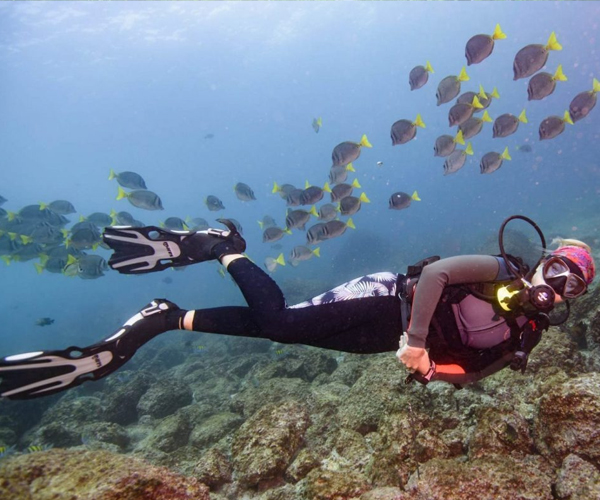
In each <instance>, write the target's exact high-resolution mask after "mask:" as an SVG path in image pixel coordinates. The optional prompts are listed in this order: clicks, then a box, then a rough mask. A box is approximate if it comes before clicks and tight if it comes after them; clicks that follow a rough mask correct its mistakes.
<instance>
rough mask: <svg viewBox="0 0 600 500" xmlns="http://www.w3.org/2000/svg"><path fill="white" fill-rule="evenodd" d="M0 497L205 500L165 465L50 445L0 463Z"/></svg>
mask: <svg viewBox="0 0 600 500" xmlns="http://www.w3.org/2000/svg"><path fill="white" fill-rule="evenodd" d="M0 498H6V499H9V498H11V499H21V498H22V499H28V498H35V499H36V500H51V499H52V500H72V499H74V498H77V500H187V499H189V500H192V499H193V500H209V494H208V487H207V486H205V485H204V484H202V483H200V482H199V481H198V480H197V479H194V478H188V477H184V476H181V475H179V474H175V473H173V472H171V471H169V470H168V469H166V468H164V467H154V466H152V465H149V464H148V463H146V462H144V461H142V460H139V459H137V458H133V457H130V456H125V455H117V454H113V453H110V452H107V451H93V452H91V451H75V450H61V449H53V450H50V451H45V452H37V453H31V454H28V455H20V456H14V457H10V458H8V459H5V460H3V461H2V462H0Z"/></svg>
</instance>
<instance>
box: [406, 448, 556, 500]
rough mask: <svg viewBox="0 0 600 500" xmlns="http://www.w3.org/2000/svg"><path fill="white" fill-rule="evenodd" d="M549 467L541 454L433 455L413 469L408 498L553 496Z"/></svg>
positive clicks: (549, 499) (525, 499)
mask: <svg viewBox="0 0 600 500" xmlns="http://www.w3.org/2000/svg"><path fill="white" fill-rule="evenodd" d="M553 474H554V473H553V469H552V468H551V467H550V466H549V465H548V464H547V463H546V462H544V461H543V459H542V458H541V457H534V456H529V457H526V458H525V459H516V458H513V457H509V456H499V455H490V456H489V457H487V458H482V459H476V460H472V461H469V462H462V463H461V462H459V461H458V460H448V459H439V458H435V459H433V460H430V461H429V462H427V463H426V464H424V465H421V466H420V468H419V473H418V474H417V473H414V474H413V475H412V476H411V478H410V480H409V482H408V484H407V486H406V488H405V489H406V492H407V493H409V494H410V496H407V497H406V498H411V499H412V500H465V499H468V498H476V499H477V500H497V499H498V498H510V499H511V500H533V499H535V500H553V498H554V497H553V495H552V479H553Z"/></svg>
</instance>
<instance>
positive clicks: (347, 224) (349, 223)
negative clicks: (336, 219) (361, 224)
mask: <svg viewBox="0 0 600 500" xmlns="http://www.w3.org/2000/svg"><path fill="white" fill-rule="evenodd" d="M346 226H348V227H351V228H352V229H356V226H355V225H354V222H353V221H352V218H350V219H348V220H347V221H346Z"/></svg>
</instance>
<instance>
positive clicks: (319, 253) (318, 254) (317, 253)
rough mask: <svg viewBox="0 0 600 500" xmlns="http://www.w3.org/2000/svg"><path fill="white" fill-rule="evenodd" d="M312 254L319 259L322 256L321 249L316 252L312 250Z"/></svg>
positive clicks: (318, 248) (316, 249)
mask: <svg viewBox="0 0 600 500" xmlns="http://www.w3.org/2000/svg"><path fill="white" fill-rule="evenodd" d="M312 253H313V254H315V255H316V256H317V257H320V256H321V247H317V248H315V249H314V250H312Z"/></svg>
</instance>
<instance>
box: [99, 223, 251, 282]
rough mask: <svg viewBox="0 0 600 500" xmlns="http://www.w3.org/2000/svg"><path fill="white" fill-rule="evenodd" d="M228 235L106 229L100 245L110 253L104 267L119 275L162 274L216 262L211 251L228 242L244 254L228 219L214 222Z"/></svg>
mask: <svg viewBox="0 0 600 500" xmlns="http://www.w3.org/2000/svg"><path fill="white" fill-rule="evenodd" d="M218 220H219V222H221V223H222V224H224V225H225V226H227V227H228V229H229V231H223V230H221V229H207V230H205V231H167V230H165V229H162V228H160V227H156V226H147V227H128V226H122V227H119V226H117V227H107V228H105V230H104V235H103V238H104V242H105V243H106V244H107V245H108V246H109V247H111V248H112V249H113V250H114V253H113V254H112V256H111V257H110V259H109V261H108V265H109V266H110V267H111V268H113V269H114V270H116V271H119V272H120V273H123V274H143V273H152V272H156V271H163V270H164V269H167V268H169V267H181V266H189V265H190V264H195V263H197V262H204V261H207V260H213V259H215V258H216V256H215V255H213V253H212V249H213V248H214V246H215V245H217V244H218V243H221V242H223V241H230V242H231V243H232V247H233V248H235V249H240V250H241V251H243V250H245V248H246V243H245V242H244V240H243V238H242V237H241V236H240V235H239V233H238V231H237V229H236V228H235V226H234V225H233V223H232V222H231V221H229V220H228V219H218Z"/></svg>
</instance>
